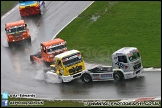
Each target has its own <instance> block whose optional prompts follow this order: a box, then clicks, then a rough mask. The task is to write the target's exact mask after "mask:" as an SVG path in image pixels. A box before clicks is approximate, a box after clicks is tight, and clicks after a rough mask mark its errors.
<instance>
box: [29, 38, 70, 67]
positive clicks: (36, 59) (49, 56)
mask: <svg viewBox="0 0 162 108" xmlns="http://www.w3.org/2000/svg"><path fill="white" fill-rule="evenodd" d="M40 48H41V51H40V52H37V53H36V54H33V55H30V61H31V62H32V63H36V64H37V63H44V64H45V65H46V66H49V65H50V64H52V63H53V59H54V57H55V56H56V55H57V54H60V53H63V52H66V51H67V50H68V49H67V47H66V41H64V40H63V39H61V38H55V39H54V40H49V41H45V42H41V43H40Z"/></svg>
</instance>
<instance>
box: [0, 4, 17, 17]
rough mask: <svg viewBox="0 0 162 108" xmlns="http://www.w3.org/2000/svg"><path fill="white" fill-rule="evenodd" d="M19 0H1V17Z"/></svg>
mask: <svg viewBox="0 0 162 108" xmlns="http://www.w3.org/2000/svg"><path fill="white" fill-rule="evenodd" d="M17 3H18V1H1V17H2V16H3V15H4V14H5V13H7V12H8V11H9V10H11V9H12V8H13V7H14V6H16V5H17Z"/></svg>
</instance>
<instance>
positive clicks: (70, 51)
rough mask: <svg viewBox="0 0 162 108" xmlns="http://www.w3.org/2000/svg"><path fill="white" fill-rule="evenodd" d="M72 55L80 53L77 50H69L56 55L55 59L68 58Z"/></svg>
mask: <svg viewBox="0 0 162 108" xmlns="http://www.w3.org/2000/svg"><path fill="white" fill-rule="evenodd" d="M74 53H80V52H79V51H78V50H69V51H66V52H63V53H61V54H58V55H56V56H55V58H63V57H66V56H69V55H71V54H74Z"/></svg>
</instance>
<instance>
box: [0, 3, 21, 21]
mask: <svg viewBox="0 0 162 108" xmlns="http://www.w3.org/2000/svg"><path fill="white" fill-rule="evenodd" d="M18 7H19V5H18V4H17V5H16V6H15V7H14V8H12V9H11V10H10V11H8V12H7V13H6V14H4V15H3V16H2V17H1V20H3V19H4V18H6V17H7V16H8V15H9V14H10V13H12V12H13V11H15V10H16V9H17V8H18Z"/></svg>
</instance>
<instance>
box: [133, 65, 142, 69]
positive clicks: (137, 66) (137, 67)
mask: <svg viewBox="0 0 162 108" xmlns="http://www.w3.org/2000/svg"><path fill="white" fill-rule="evenodd" d="M133 68H134V70H137V69H140V68H141V63H139V64H136V65H134V66H133Z"/></svg>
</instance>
